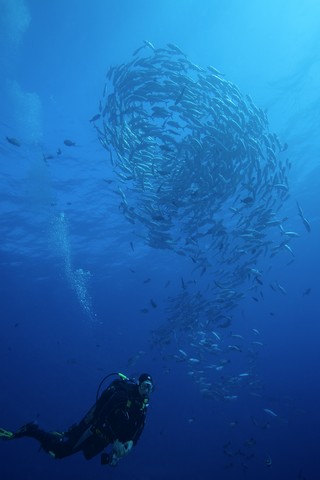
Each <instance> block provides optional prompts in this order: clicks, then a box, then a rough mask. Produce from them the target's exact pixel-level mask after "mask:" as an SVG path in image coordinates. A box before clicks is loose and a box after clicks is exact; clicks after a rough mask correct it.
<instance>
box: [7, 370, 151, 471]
mask: <svg viewBox="0 0 320 480" xmlns="http://www.w3.org/2000/svg"><path fill="white" fill-rule="evenodd" d="M111 375H117V376H118V378H117V379H116V380H114V381H113V382H112V383H111V384H110V385H109V386H108V387H107V388H106V389H105V390H104V391H103V392H102V394H101V395H100V397H99V392H100V388H101V385H102V383H103V382H104V381H105V380H106V379H107V378H108V377H110V376H111ZM153 387H154V385H153V380H152V377H151V375H149V374H148V373H142V374H141V375H140V377H139V379H138V382H135V381H134V380H131V379H129V378H128V377H127V376H126V375H123V374H122V373H111V374H109V375H107V376H106V377H104V378H103V380H102V381H101V382H100V385H99V387H98V391H97V395H96V403H95V404H94V405H93V407H92V408H91V409H90V410H89V412H88V413H87V414H86V415H85V417H84V418H83V419H82V420H81V421H80V422H79V423H77V424H75V425H72V426H71V427H70V428H69V430H68V431H67V432H46V431H44V430H42V429H40V428H39V426H38V425H37V423H34V422H31V423H27V424H26V425H24V426H23V427H21V428H20V429H19V430H18V431H17V432H15V433H13V432H10V431H8V430H5V429H3V428H0V438H2V439H3V440H14V439H16V438H22V437H30V438H34V439H36V440H38V442H40V445H41V448H42V449H43V450H44V451H45V452H47V453H49V454H50V455H51V456H52V457H54V458H57V459H58V458H64V457H67V456H69V455H73V454H74V453H76V452H80V451H82V453H83V455H84V456H85V458H86V459H87V460H90V459H91V458H92V457H94V456H96V455H98V454H99V453H100V454H101V465H112V466H114V465H116V464H117V463H118V461H119V460H120V459H121V458H123V457H124V456H126V455H127V454H128V453H129V452H130V451H131V449H132V447H133V446H134V445H136V443H137V441H138V439H139V437H140V435H141V433H142V431H143V428H144V425H145V419H146V414H147V409H148V406H149V396H150V394H151V392H152V391H153ZM108 445H112V448H111V450H110V451H109V452H106V451H104V450H105V448H106V447H107V446H108Z"/></svg>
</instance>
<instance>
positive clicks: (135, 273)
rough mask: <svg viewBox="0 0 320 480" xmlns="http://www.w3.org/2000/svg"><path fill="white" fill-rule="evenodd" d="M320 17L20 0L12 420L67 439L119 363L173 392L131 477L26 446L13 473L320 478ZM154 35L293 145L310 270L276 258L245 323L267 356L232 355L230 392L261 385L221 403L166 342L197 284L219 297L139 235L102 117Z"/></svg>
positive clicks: (5, 130)
mask: <svg viewBox="0 0 320 480" xmlns="http://www.w3.org/2000/svg"><path fill="white" fill-rule="evenodd" d="M319 16H320V7H319V4H318V2H316V1H315V0H314V1H313V0H309V1H307V2H304V3H303V2H299V1H296V0H294V1H293V0H290V1H289V0H280V1H274V0H271V1H269V2H263V1H261V0H255V1H254V0H243V1H242V2H239V1H236V0H227V1H225V2H217V1H216V0H175V1H172V0H171V1H169V0H161V1H157V0H154V1H149V2H147V1H145V0H135V1H131V0H121V1H120V0H119V1H112V0H95V1H93V2H92V1H91V2H90V1H88V0H79V1H77V0H66V1H65V0H64V1H62V0H56V1H54V2H49V1H40V0H0V95H1V119H0V122H1V124H0V130H1V139H0V162H1V167H0V175H1V176H0V178H1V190H0V199H1V204H0V209H1V217H0V228H1V244H0V265H1V277H0V278H1V280H0V294H1V336H0V342H1V350H0V358H1V364H2V369H1V373H0V375H1V389H0V411H1V415H0V426H2V427H5V428H8V429H12V430H14V429H17V428H18V427H20V426H21V425H22V424H24V423H26V422H28V421H31V420H37V421H38V422H39V424H41V426H43V428H45V429H48V430H55V429H57V430H59V429H60V430H63V429H66V428H67V427H68V426H69V425H71V424H72V423H74V422H76V421H78V420H80V418H81V417H82V415H83V414H84V413H85V412H86V411H87V409H88V408H89V406H91V405H92V404H93V403H94V400H95V394H96V388H97V386H98V384H99V382H100V380H101V378H102V377H103V376H104V375H106V374H107V373H109V372H112V371H121V372H124V373H126V374H127V375H130V376H133V377H137V376H138V375H139V373H140V372H142V371H148V372H150V373H151V374H152V375H153V377H154V379H155V383H156V389H155V392H154V394H153V397H152V400H151V406H150V409H149V413H148V421H147V425H146V427H145V430H144V432H143V435H142V437H141V439H140V441H139V443H138V445H137V447H136V448H135V449H134V451H133V452H132V453H131V454H130V455H129V456H128V457H127V458H125V459H124V460H123V461H122V462H120V463H119V465H118V466H117V467H116V468H114V469H112V468H109V467H101V466H100V464H99V457H96V458H94V459H92V460H91V461H86V460H85V459H84V458H83V457H82V456H81V455H80V454H77V455H74V456H72V457H69V458H67V459H64V460H61V461H54V460H52V459H51V458H50V457H49V456H47V455H45V454H44V452H39V451H38V445H37V444H36V443H35V442H34V441H32V440H28V439H23V440H19V441H17V442H8V443H5V442H2V443H1V444H0V468H1V479H2V478H3V479H10V480H15V479H32V480H37V479H43V478H46V479H47V480H51V479H55V478H61V479H71V478H72V479H75V478H76V479H77V480H82V479H88V478H96V479H100V478H101V479H102V478H106V477H108V478H112V479H114V480H118V479H119V480H120V479H132V480H149V479H150V480H157V479H164V478H168V479H171V478H172V479H181V480H182V479H183V480H187V479H195V478H201V479H204V480H206V479H208V480H209V479H213V478H215V479H221V480H222V479H234V478H246V479H248V480H251V479H257V478H259V479H261V480H263V479H269V478H273V479H283V478H287V479H308V480H313V479H317V478H319V475H320V463H319V453H318V446H319V428H320V418H319V408H318V406H319V401H318V399H319V393H320V387H319V381H318V370H319V367H320V357H319V347H318V344H319V340H318V339H319V335H320V328H319V318H320V303H319V295H320V291H319V281H318V280H319V271H320V256H319V235H320V217H319V205H320V196H319V181H320V161H319V158H320V157H319V152H320V142H319V126H320V125H319V123H320V122H319V103H320V97H319V81H320V55H319V51H320V49H319V47H320V34H319V28H318V19H319ZM143 40H148V41H150V42H152V44H154V45H155V46H156V47H159V48H160V47H164V46H165V45H166V44H167V43H168V42H171V43H175V44H177V45H179V47H180V48H181V49H182V50H183V51H184V52H185V53H186V54H187V55H188V58H190V59H191V60H192V61H193V62H194V63H196V64H197V65H200V66H204V67H205V66H207V65H213V66H214V67H216V68H218V69H219V70H220V71H222V72H223V73H224V74H225V76H226V78H227V79H228V80H230V81H231V82H233V83H235V84H236V85H238V87H239V89H240V90H241V91H242V92H243V93H244V94H245V93H248V94H250V96H251V97H252V98H253V100H254V103H255V104H256V105H257V106H259V107H260V108H262V109H266V110H267V113H268V117H269V124H270V129H271V130H272V131H275V132H277V134H278V135H279V137H280V138H281V140H282V141H283V142H286V143H288V145H289V148H288V152H287V153H288V158H290V161H291V162H292V165H293V167H292V170H291V173H290V176H289V182H290V197H289V199H288V201H287V202H286V203H285V205H284V206H283V209H282V213H283V217H284V216H288V217H289V220H288V224H287V226H288V227H290V230H292V231H295V232H297V233H298V234H299V237H298V238H295V239H293V240H292V242H291V243H290V246H291V247H292V248H293V250H294V262H293V263H290V264H289V265H288V263H289V262H290V260H292V258H293V257H292V255H291V254H290V252H288V251H286V252H281V254H279V255H277V256H275V257H273V258H271V259H269V258H266V259H264V260H263V262H264V269H265V270H264V271H267V272H268V273H267V274H266V278H265V279H264V285H263V287H262V288H261V290H262V292H263V297H264V298H262V297H261V296H260V297H259V298H258V299H257V300H258V301H255V300H253V299H252V296H254V295H251V294H248V295H247V296H246V297H245V298H244V299H243V300H242V301H241V302H240V303H239V305H238V307H237V308H236V310H235V311H234V312H233V313H232V316H233V321H232V328H231V331H232V333H234V334H238V335H243V336H244V337H245V338H246V339H248V342H251V341H260V342H261V343H262V345H261V346H259V347H257V348H256V349H255V351H256V355H255V356H254V358H253V359H252V358H251V357H250V355H249V353H248V351H247V350H246V351H244V352H242V353H240V352H236V351H235V352H232V354H231V352H230V354H229V357H228V358H230V363H229V364H228V365H227V366H226V368H225V370H223V371H221V375H220V374H219V381H220V382H221V383H222V384H224V382H227V380H226V378H229V375H230V374H239V373H241V372H245V371H246V369H248V365H251V366H252V365H253V367H252V368H254V372H255V376H256V377H255V378H256V379H257V382H258V385H259V388H256V389H251V388H249V387H248V386H247V387H246V384H245V385H244V387H243V388H242V387H241V388H236V389H235V390H236V391H234V389H232V388H230V396H232V395H234V396H235V397H236V398H233V399H222V400H218V399H216V398H206V396H205V395H204V394H203V392H202V393H201V391H200V388H199V384H198V383H197V382H195V381H194V380H193V379H192V375H190V374H189V375H188V371H190V365H188V364H187V363H186V362H182V361H177V358H175V357H174V355H175V354H177V350H178V348H180V349H187V347H188V346H187V339H186V332H183V331H182V332H180V331H179V332H173V333H172V332H171V333H172V337H171V343H170V344H169V345H166V344H162V343H161V342H155V343H154V342H153V339H154V333H153V332H154V331H155V330H157V329H158V328H159V327H161V326H163V325H166V320H167V318H168V306H169V305H170V298H174V297H176V296H177V295H179V294H180V293H181V277H183V279H184V281H186V282H187V281H188V280H192V281H193V280H194V279H195V278H196V280H197V281H198V282H199V289H200V290H201V288H204V287H205V282H206V274H204V276H203V277H201V278H200V277H199V272H198V273H197V275H194V274H193V273H192V268H193V265H192V264H191V262H190V259H189V260H188V259H187V258H186V257H181V256H179V255H177V254H175V253H174V252H170V251H169V250H160V249H152V248H151V247H148V246H147V245H146V243H145V242H144V240H143V238H141V237H139V236H138V235H137V234H136V233H137V231H136V229H135V228H134V227H133V225H132V224H130V223H129V222H127V221H126V219H125V218H124V216H123V215H122V213H121V212H120V210H119V207H118V204H119V197H118V196H117V195H116V194H115V193H114V186H113V183H108V182H106V180H108V179H113V178H114V177H113V172H112V167H111V165H110V162H109V156H108V154H107V152H106V150H104V149H103V147H102V146H101V144H100V143H99V141H98V139H97V135H96V132H95V130H94V128H93V125H92V123H90V122H89V120H90V118H92V116H93V115H94V114H96V113H97V111H98V105H99V100H100V98H101V94H102V90H103V86H104V81H105V74H106V72H107V70H108V69H109V67H110V66H111V65H119V64H122V63H126V62H129V61H130V60H131V58H132V57H131V56H132V52H133V51H134V50H135V49H136V48H138V47H139V46H141V45H142V43H143ZM6 137H9V138H16V139H17V140H18V141H19V143H20V146H16V145H13V144H12V143H9V142H8V141H7V140H6ZM65 139H71V140H72V141H73V142H75V144H76V145H75V146H72V147H68V146H66V145H64V143H63V142H64V140H65ZM58 149H61V154H59V155H57V154H56V152H57V151H58ZM44 155H45V156H52V157H53V158H49V159H46V160H45V159H44ZM297 201H298V202H299V204H300V205H301V207H302V209H303V212H304V214H305V216H306V218H307V219H308V221H309V222H310V225H311V232H310V233H309V232H307V230H306V229H305V227H304V225H303V223H302V221H301V218H300V217H299V215H298V210H297V206H296V202H297ZM130 242H131V243H130ZM131 244H132V245H131ZM132 247H133V248H132ZM149 279H150V280H149ZM169 281H170V284H169V285H168V282H169ZM274 282H279V283H280V284H281V285H282V286H283V287H284V288H285V290H286V291H287V294H286V295H283V294H282V293H281V292H279V291H277V292H274V291H273V289H272V288H270V286H269V284H270V283H271V284H274ZM307 289H311V290H310V292H309V293H306V292H307ZM304 293H305V294H304ZM151 299H152V300H153V301H154V302H155V304H156V305H157V306H156V308H154V307H153V306H152V305H151V303H150V301H151ZM143 309H146V310H148V312H147V313H143V312H142V310H143ZM253 328H254V329H257V330H258V331H259V335H257V334H255V333H254V332H253V330H252V329H253ZM221 330H222V329H221ZM220 333H222V334H223V333H224V332H221V331H220ZM194 341H195V342H197V341H198V339H197V338H195V339H194ZM229 343H230V342H229ZM233 343H235V342H233ZM233 354H234V355H233ZM232 355H233V356H232ZM202 360H203V362H207V363H208V364H209V362H211V363H212V362H214V360H215V359H214V358H212V357H210V356H209V358H203V359H202ZM250 362H253V364H252V363H250ZM224 372H226V373H224ZM215 375H218V374H215ZM225 375H226V377H225ZM264 409H269V410H272V411H273V412H274V413H276V416H274V415H272V414H270V413H268V412H266V411H265V410H264ZM267 459H271V460H272V465H271V466H268V465H267Z"/></svg>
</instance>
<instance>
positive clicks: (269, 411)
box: [263, 408, 278, 417]
mask: <svg viewBox="0 0 320 480" xmlns="http://www.w3.org/2000/svg"><path fill="white" fill-rule="evenodd" d="M263 411H264V412H266V413H267V414H268V415H271V416H272V417H277V416H278V415H277V414H276V413H275V412H274V411H273V410H270V408H264V409H263Z"/></svg>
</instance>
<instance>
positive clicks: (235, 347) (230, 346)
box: [228, 345, 242, 352]
mask: <svg viewBox="0 0 320 480" xmlns="http://www.w3.org/2000/svg"><path fill="white" fill-rule="evenodd" d="M228 348H229V350H235V351H236V352H241V351H242V350H241V348H240V347H238V345H228Z"/></svg>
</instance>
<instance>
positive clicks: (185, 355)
mask: <svg viewBox="0 0 320 480" xmlns="http://www.w3.org/2000/svg"><path fill="white" fill-rule="evenodd" d="M178 352H179V353H181V355H182V356H183V357H187V356H188V355H187V354H186V352H185V351H184V350H182V349H181V348H179V350H178Z"/></svg>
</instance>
